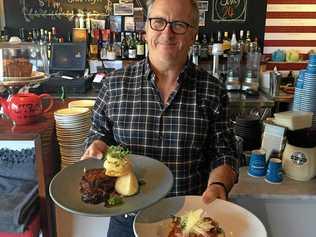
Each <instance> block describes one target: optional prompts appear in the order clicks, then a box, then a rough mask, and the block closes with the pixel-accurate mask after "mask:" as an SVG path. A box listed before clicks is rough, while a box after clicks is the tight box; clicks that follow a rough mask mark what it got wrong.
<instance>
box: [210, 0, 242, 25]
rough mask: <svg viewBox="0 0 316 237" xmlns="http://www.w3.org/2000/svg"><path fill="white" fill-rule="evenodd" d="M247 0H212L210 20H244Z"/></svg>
mask: <svg viewBox="0 0 316 237" xmlns="http://www.w3.org/2000/svg"><path fill="white" fill-rule="evenodd" d="M246 17H247V0H213V7H212V21H215V22H225V21H229V22H245V21H246Z"/></svg>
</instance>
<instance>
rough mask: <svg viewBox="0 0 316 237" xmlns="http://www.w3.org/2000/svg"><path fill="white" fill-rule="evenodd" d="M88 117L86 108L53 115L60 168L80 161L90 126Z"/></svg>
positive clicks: (88, 111)
mask: <svg viewBox="0 0 316 237" xmlns="http://www.w3.org/2000/svg"><path fill="white" fill-rule="evenodd" d="M90 116H91V113H90V110H89V109H88V108H67V109H60V110H57V111H56V112H55V113H54V117H55V121H56V133H57V140H58V144H59V148H60V154H61V167H62V168H64V167H66V166H68V165H70V164H73V163H75V162H77V161H79V160H80V157H81V156H82V154H83V143H84V140H85V139H86V138H87V135H88V132H89V129H90V126H91V122H90Z"/></svg>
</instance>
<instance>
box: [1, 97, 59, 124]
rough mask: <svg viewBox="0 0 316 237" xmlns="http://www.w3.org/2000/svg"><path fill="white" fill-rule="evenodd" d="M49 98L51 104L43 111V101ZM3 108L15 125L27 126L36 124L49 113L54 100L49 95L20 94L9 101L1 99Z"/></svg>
mask: <svg viewBox="0 0 316 237" xmlns="http://www.w3.org/2000/svg"><path fill="white" fill-rule="evenodd" d="M44 97H47V98H48V99H49V104H48V106H47V108H46V109H45V110H43V105H42V99H43V98H44ZM0 102H1V106H2V107H3V111H4V113H5V114H6V115H7V116H9V117H10V118H11V120H13V121H14V122H15V124H20V125H25V124H30V123H33V122H35V121H36V120H37V119H38V118H39V116H40V115H41V114H42V113H46V112H48V111H49V110H50V109H51V108H52V106H53V104H54V100H53V97H51V96H50V95H49V94H41V95H36V94H33V93H18V94H15V95H13V96H11V97H9V98H8V99H7V100H5V99H1V98H0Z"/></svg>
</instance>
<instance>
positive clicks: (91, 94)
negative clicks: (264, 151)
mask: <svg viewBox="0 0 316 237" xmlns="http://www.w3.org/2000/svg"><path fill="white" fill-rule="evenodd" d="M53 96H54V97H55V98H57V97H59V96H57V95H53ZM97 96H98V92H97V91H95V90H94V89H90V90H88V91H87V92H86V93H84V94H70V93H69V94H68V93H66V97H67V98H68V99H95V98H96V97H97ZM228 96H229V101H230V104H231V106H234V107H235V106H246V107H273V106H274V100H273V99H271V98H269V97H268V96H266V95H265V94H264V93H262V92H259V96H258V97H246V96H245V94H243V93H239V92H229V93H228Z"/></svg>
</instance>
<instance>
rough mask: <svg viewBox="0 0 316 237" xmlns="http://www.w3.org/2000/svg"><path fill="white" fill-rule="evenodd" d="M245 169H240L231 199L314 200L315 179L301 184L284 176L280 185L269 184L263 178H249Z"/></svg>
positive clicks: (315, 190)
mask: <svg viewBox="0 0 316 237" xmlns="http://www.w3.org/2000/svg"><path fill="white" fill-rule="evenodd" d="M247 169H248V167H241V169H240V174H239V182H238V184H236V185H235V186H234V187H233V189H232V190H231V193H230V196H231V197H232V198H239V197H251V198H258V199H282V200H284V199H292V200H294V199H296V200H297V199H299V200H316V178H314V179H312V180H310V181H305V182H302V181H295V180H293V179H290V178H288V177H287V176H286V175H284V179H283V182H282V183H281V184H270V183H267V182H265V181H264V177H261V178H254V177H251V176H249V175H248V174H247Z"/></svg>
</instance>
